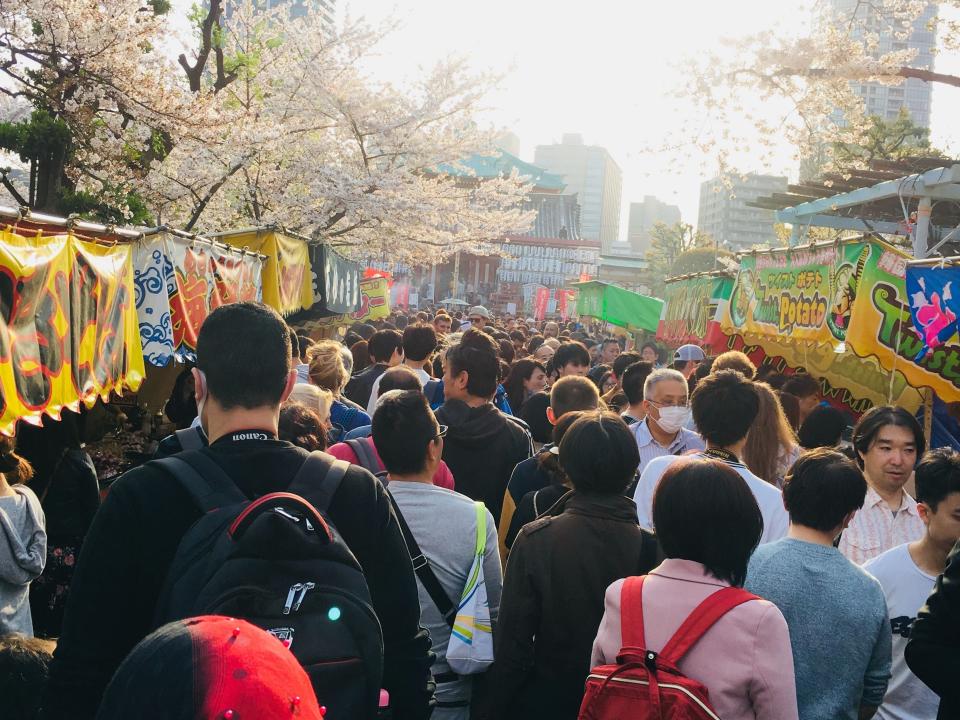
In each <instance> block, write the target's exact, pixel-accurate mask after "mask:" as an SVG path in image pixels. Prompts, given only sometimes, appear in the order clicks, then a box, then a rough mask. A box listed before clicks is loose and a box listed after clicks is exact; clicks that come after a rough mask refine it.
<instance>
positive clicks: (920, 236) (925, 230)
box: [913, 195, 933, 259]
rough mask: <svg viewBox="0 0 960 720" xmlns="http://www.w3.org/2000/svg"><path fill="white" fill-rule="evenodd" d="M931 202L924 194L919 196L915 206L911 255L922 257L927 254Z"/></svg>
mask: <svg viewBox="0 0 960 720" xmlns="http://www.w3.org/2000/svg"><path fill="white" fill-rule="evenodd" d="M932 209H933V203H932V202H931V200H930V198H929V197H928V196H926V195H924V196H923V197H921V198H920V205H919V207H918V208H917V225H916V227H915V228H914V229H913V256H914V257H915V258H920V259H923V258H925V257H926V256H927V245H928V244H929V243H928V240H929V237H930V211H931V210H932Z"/></svg>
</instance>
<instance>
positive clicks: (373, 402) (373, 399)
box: [367, 366, 431, 418]
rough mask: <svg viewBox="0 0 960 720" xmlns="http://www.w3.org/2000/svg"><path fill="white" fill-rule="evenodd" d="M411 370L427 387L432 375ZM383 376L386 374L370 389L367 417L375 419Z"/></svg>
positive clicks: (423, 371) (381, 375)
mask: <svg viewBox="0 0 960 720" xmlns="http://www.w3.org/2000/svg"><path fill="white" fill-rule="evenodd" d="M408 367H409V366H408ZM410 369H411V370H413V372H414V374H415V375H416V376H417V378H418V379H419V380H420V384H421V385H426V384H427V383H428V382H429V381H430V380H431V377H430V375H429V374H428V373H427V371H426V370H424V369H423V368H410ZM383 375H384V373H381V374H380V377H378V378H377V379H376V380H374V381H373V386H372V387H371V388H370V400H369V402H367V415H369V416H370V417H371V418H372V417H373V411H374V410H376V409H377V400H379V399H380V381H381V380H382V379H383Z"/></svg>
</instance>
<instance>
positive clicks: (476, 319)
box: [470, 317, 483, 325]
mask: <svg viewBox="0 0 960 720" xmlns="http://www.w3.org/2000/svg"><path fill="white" fill-rule="evenodd" d="M470 322H472V323H473V324H474V325H476V324H477V323H478V322H483V318H482V317H472V318H470Z"/></svg>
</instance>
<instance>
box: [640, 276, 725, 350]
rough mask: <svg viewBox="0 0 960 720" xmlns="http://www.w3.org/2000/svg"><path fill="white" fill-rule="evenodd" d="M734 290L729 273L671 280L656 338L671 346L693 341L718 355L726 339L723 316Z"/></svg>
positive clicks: (665, 293)
mask: <svg viewBox="0 0 960 720" xmlns="http://www.w3.org/2000/svg"><path fill="white" fill-rule="evenodd" d="M732 290H733V278H732V277H731V276H729V275H720V276H710V275H701V276H697V277H687V278H682V279H677V280H670V279H668V280H667V285H666V290H665V292H664V306H663V312H662V313H661V315H660V324H659V325H658V326H657V340H660V341H661V342H663V343H665V344H666V345H667V346H669V347H679V346H680V345H686V344H688V343H692V344H694V345H699V346H701V347H702V348H703V349H704V351H705V352H707V354H708V355H717V354H719V353H720V352H722V351H723V350H722V349H721V348H724V346H725V344H726V338H727V336H726V335H724V333H723V330H722V329H721V328H720V318H721V316H722V313H723V312H725V311H726V305H727V301H728V300H729V299H730V293H731V291H732Z"/></svg>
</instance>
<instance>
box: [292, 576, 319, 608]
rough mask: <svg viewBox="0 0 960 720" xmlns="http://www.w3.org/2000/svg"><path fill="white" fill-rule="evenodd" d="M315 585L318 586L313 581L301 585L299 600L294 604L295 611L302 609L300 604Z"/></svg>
mask: <svg viewBox="0 0 960 720" xmlns="http://www.w3.org/2000/svg"><path fill="white" fill-rule="evenodd" d="M315 587H316V584H315V583H312V582H308V583H302V584H301V585H300V597H298V598H297V602H296V603H295V604H294V606H293V611H294V612H297V611H298V610H299V609H300V604H301V603H302V602H303V599H304V598H305V597H306V596H307V593H308V592H310V591H311V590H313V589H314V588H315Z"/></svg>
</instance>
